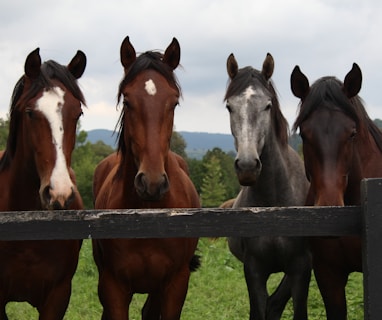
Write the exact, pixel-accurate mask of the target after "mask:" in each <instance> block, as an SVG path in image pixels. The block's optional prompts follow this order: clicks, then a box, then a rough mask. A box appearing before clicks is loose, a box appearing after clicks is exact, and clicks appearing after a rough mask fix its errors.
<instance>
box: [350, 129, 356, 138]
mask: <svg viewBox="0 0 382 320" xmlns="http://www.w3.org/2000/svg"><path fill="white" fill-rule="evenodd" d="M356 135H357V129H353V130H352V132H351V134H350V139H353V138H354V137H355V136H356Z"/></svg>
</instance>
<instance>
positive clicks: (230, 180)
mask: <svg viewBox="0 0 382 320" xmlns="http://www.w3.org/2000/svg"><path fill="white" fill-rule="evenodd" d="M213 157H215V158H217V159H219V165H220V167H221V173H222V178H221V179H222V184H223V185H224V188H225V190H226V197H227V199H230V198H235V197H236V196H237V194H238V193H239V191H240V184H239V181H238V179H237V176H236V172H235V166H234V162H235V153H233V152H229V153H226V152H224V151H223V150H222V149H220V148H214V149H212V150H208V151H207V153H206V154H205V155H204V157H203V162H204V163H205V162H209V161H210V159H211V158H213Z"/></svg>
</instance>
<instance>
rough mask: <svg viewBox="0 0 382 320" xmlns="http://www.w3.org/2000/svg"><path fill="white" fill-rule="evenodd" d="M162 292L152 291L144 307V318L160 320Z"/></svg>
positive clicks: (145, 319) (144, 319) (143, 319)
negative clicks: (154, 292)
mask: <svg viewBox="0 0 382 320" xmlns="http://www.w3.org/2000/svg"><path fill="white" fill-rule="evenodd" d="M160 297H161V294H157V293H156V294H153V293H150V294H149V295H148V296H147V299H146V302H145V305H144V306H143V308H142V320H160V307H161V301H160Z"/></svg>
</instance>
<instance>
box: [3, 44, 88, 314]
mask: <svg viewBox="0 0 382 320" xmlns="http://www.w3.org/2000/svg"><path fill="white" fill-rule="evenodd" d="M85 67H86V56H85V54H84V53H83V52H81V51H78V52H77V54H76V55H75V56H74V57H73V59H72V60H71V61H70V63H69V64H68V66H63V65H60V64H58V63H57V62H55V61H52V60H50V61H47V62H44V63H41V57H40V53H39V48H37V49H36V50H34V51H32V52H31V53H30V54H29V55H28V57H27V58H26V61H25V67H24V70H25V74H24V75H23V76H22V77H21V78H20V80H19V81H18V82H17V84H16V86H15V88H14V91H13V95H12V99H11V107H10V119H9V135H8V140H7V144H6V149H5V151H4V153H3V155H2V158H1V160H0V181H1V184H0V211H27V210H58V209H82V208H83V204H82V199H81V197H80V194H79V193H78V190H77V187H76V181H75V177H74V172H73V170H72V169H71V168H70V165H71V154H72V151H73V148H74V145H75V139H76V127H77V120H78V119H79V117H80V116H81V115H82V108H81V104H85V99H84V97H83V94H82V92H81V90H80V88H79V86H78V83H77V79H78V78H80V77H81V75H82V74H83V72H84V70H85ZM81 243H82V242H81V241H80V240H36V241H0V260H1V263H0V319H1V320H6V319H8V318H7V315H6V312H5V306H6V304H7V303H8V302H10V301H19V302H28V303H29V304H31V305H32V306H34V307H36V308H37V310H38V312H39V319H41V320H59V319H63V317H64V314H65V311H66V308H67V306H68V303H69V299H70V295H71V281H72V277H73V275H74V273H75V270H76V268H77V262H78V256H79V251H80V248H81Z"/></svg>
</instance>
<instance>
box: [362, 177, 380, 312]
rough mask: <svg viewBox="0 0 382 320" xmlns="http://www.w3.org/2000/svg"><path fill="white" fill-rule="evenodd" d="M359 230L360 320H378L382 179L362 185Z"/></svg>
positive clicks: (369, 180)
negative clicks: (362, 290) (360, 269)
mask: <svg viewBox="0 0 382 320" xmlns="http://www.w3.org/2000/svg"><path fill="white" fill-rule="evenodd" d="M361 190H362V204H363V215H362V216H363V228H362V255H363V257H362V262H363V283H364V308H365V316H364V319H367V320H369V319H370V320H371V319H380V317H381V314H382V304H381V303H380V301H381V285H382V272H381V270H382V253H381V250H382V229H381V227H382V196H381V195H382V179H367V180H364V181H362V184H361Z"/></svg>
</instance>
